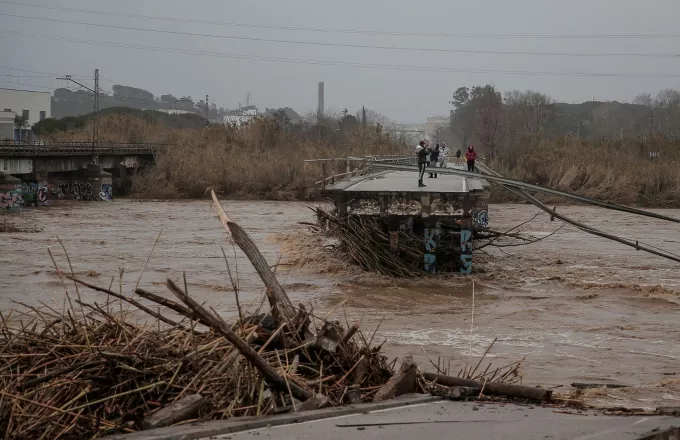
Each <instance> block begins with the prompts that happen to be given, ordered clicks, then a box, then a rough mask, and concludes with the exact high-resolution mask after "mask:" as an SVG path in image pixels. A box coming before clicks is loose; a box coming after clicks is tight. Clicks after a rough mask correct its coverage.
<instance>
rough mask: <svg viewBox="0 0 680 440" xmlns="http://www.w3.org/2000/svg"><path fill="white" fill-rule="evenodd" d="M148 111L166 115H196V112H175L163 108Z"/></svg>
mask: <svg viewBox="0 0 680 440" xmlns="http://www.w3.org/2000/svg"><path fill="white" fill-rule="evenodd" d="M148 110H153V111H156V112H161V113H166V114H168V115H195V114H196V112H190V111H188V110H175V109H172V110H168V109H162V108H154V109H148Z"/></svg>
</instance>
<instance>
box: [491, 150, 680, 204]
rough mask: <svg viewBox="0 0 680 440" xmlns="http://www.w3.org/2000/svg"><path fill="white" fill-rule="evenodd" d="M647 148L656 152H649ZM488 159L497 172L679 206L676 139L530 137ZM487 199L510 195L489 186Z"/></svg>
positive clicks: (619, 199)
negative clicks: (655, 154) (591, 139)
mask: <svg viewBox="0 0 680 440" xmlns="http://www.w3.org/2000/svg"><path fill="white" fill-rule="evenodd" d="M649 152H658V153H659V157H655V158H652V157H650V156H649ZM489 165H490V166H491V167H492V168H494V169H495V170H496V171H498V172H500V173H501V174H503V175H505V176H507V177H511V178H514V179H518V180H522V181H524V182H528V183H534V184H538V185H546V186H550V187H553V188H558V189H563V190H568V191H572V192H576V193H578V194H582V195H586V196H589V197H594V198H598V199H603V200H607V201H610V202H616V203H621V204H627V205H640V206H646V207H667V208H670V207H680V142H678V141H670V140H666V139H664V138H654V139H651V140H648V141H645V142H642V141H640V140H635V139H628V140H626V139H624V140H622V141H619V140H617V141H614V140H606V139H605V140H598V141H580V140H577V139H575V138H574V137H565V138H561V139H558V140H546V139H534V140H532V141H529V142H527V143H526V144H523V146H521V147H514V148H512V149H509V150H505V151H501V152H500V154H499V155H498V157H497V158H496V159H494V160H491V161H489ZM491 199H492V200H493V201H495V202H501V201H513V200H514V198H513V196H512V195H511V194H510V193H508V192H507V191H504V190H502V189H500V188H498V187H495V186H494V189H493V190H492V196H491Z"/></svg>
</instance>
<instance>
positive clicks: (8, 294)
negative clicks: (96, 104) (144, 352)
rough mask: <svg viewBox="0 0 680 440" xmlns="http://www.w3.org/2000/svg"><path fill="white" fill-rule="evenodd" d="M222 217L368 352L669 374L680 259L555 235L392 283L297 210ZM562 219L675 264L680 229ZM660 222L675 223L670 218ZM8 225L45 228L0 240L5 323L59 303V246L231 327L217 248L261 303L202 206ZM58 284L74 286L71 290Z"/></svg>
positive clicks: (571, 372) (55, 216) (679, 367)
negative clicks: (8, 315) (190, 302)
mask: <svg viewBox="0 0 680 440" xmlns="http://www.w3.org/2000/svg"><path fill="white" fill-rule="evenodd" d="M224 206H225V209H226V210H227V211H228V212H229V214H230V215H231V216H232V217H233V218H234V219H235V220H236V221H237V222H238V223H239V224H240V225H241V226H243V227H244V228H245V229H246V230H247V231H248V232H249V233H250V234H251V235H252V237H253V239H254V240H255V241H256V242H257V243H258V245H259V246H260V248H261V250H262V251H263V253H264V254H265V256H266V258H267V259H268V261H269V262H270V263H271V264H274V263H275V262H276V261H277V260H278V259H279V258H281V260H280V261H281V264H280V265H279V267H278V274H279V279H280V281H281V283H282V284H284V286H285V287H286V289H287V290H288V293H289V295H290V296H291V299H292V300H293V302H294V303H296V304H297V303H301V302H302V303H306V304H309V303H311V304H312V305H313V307H314V308H315V310H316V311H319V312H321V311H333V314H334V315H335V316H337V318H338V319H340V320H341V321H344V320H345V316H346V317H347V319H348V320H357V319H361V320H362V328H363V329H364V330H365V331H366V332H367V333H369V334H371V333H373V330H374V329H375V328H376V326H378V324H379V323H381V324H380V327H379V328H378V331H377V334H376V341H378V342H382V340H383V339H387V342H386V344H385V348H386V351H387V354H388V355H390V356H400V357H401V356H403V355H406V354H413V355H414V356H415V357H416V359H417V360H418V361H419V362H420V363H425V364H429V361H428V360H427V359H428V357H429V358H430V359H431V360H432V361H433V362H435V363H436V362H437V359H441V362H442V363H444V364H446V365H448V363H449V362H450V363H451V368H452V369H454V368H456V371H457V368H460V367H461V366H462V365H464V364H465V362H466V361H467V360H468V358H470V359H471V361H472V362H475V360H478V359H479V356H480V355H481V354H482V353H483V352H484V351H485V350H486V348H487V347H488V346H489V344H490V343H491V342H492V341H493V340H494V339H495V338H497V341H496V343H495V344H494V346H493V348H492V350H491V354H490V355H489V356H488V357H487V360H488V361H492V362H493V363H494V364H497V366H502V365H505V364H508V363H510V362H513V361H516V360H519V359H522V358H525V380H526V381H528V382H531V383H544V384H569V383H571V382H588V381H591V382H592V381H601V380H619V381H621V382H624V383H634V384H635V383H651V382H658V381H660V380H662V379H664V378H674V377H676V378H680V345H679V344H678V341H680V305H679V304H680V297H679V296H678V295H679V294H678V292H680V270H679V269H680V264H676V263H673V262H671V261H666V260H663V259H661V258H658V257H655V256H651V255H648V254H645V253H643V252H637V251H635V250H634V249H631V248H627V247H624V246H622V245H619V244H617V243H614V242H610V241H607V240H604V239H601V238H597V237H593V236H588V235H586V234H585V233H582V232H580V231H578V230H576V229H573V228H571V227H564V228H562V229H560V230H559V231H558V232H557V233H556V234H555V235H553V236H551V237H549V238H547V239H545V240H543V241H540V242H538V243H535V244H533V245H530V246H520V247H509V248H503V249H493V250H492V251H489V254H488V255H482V254H481V253H477V254H476V255H475V265H476V267H481V268H482V269H483V272H482V273H478V274H477V275H475V276H473V277H470V278H465V279H463V278H460V277H454V276H447V277H443V278H437V279H434V280H426V281H423V280H420V281H400V280H390V279H386V278H383V277H377V276H374V275H370V274H362V273H361V272H360V271H357V270H356V269H354V268H352V267H351V266H349V265H347V263H346V262H343V261H339V260H335V259H334V258H332V257H331V256H329V255H326V254H325V253H324V251H323V250H322V249H321V248H320V247H319V240H318V239H316V238H314V237H310V236H309V235H308V234H306V233H304V231H305V230H304V228H303V227H302V226H300V225H298V222H300V221H312V220H313V214H312V212H311V211H310V210H308V209H307V206H308V204H305V203H293V202H241V201H238V202H225V203H224ZM489 211H490V221H491V225H492V227H494V228H495V229H498V230H505V229H509V228H511V227H513V226H515V225H517V224H519V223H522V222H524V221H527V220H529V219H531V218H532V217H533V216H534V215H535V214H536V213H537V210H536V209H535V208H533V207H530V206H525V205H496V206H491V207H490V210H489ZM561 211H562V212H563V213H564V214H566V215H568V216H572V217H573V218H574V219H576V220H579V221H582V222H584V223H587V224H589V225H592V226H594V227H597V228H601V229H603V230H606V231H609V232H611V233H614V234H617V235H620V236H623V237H626V238H631V239H638V240H640V241H641V242H645V243H647V244H651V245H653V246H657V247H660V248H664V249H666V250H669V251H671V252H675V253H680V225H677V224H672V223H667V222H664V221H661V220H654V219H647V218H641V217H636V216H632V215H626V214H621V213H614V212H611V211H604V210H601V209H594V208H584V207H566V208H562V209H561ZM664 212H665V213H666V214H668V215H673V216H676V217H680V211H673V210H666V211H664ZM12 218H13V220H19V219H20V220H21V221H22V222H25V223H27V224H29V225H32V226H39V227H41V228H43V229H44V231H43V232H40V233H18V234H16V233H13V234H0V240H1V241H2V247H1V249H2V253H1V254H0V268H1V269H0V273H1V274H2V277H0V309H1V310H2V311H3V313H4V312H5V311H8V310H9V309H14V308H19V307H21V306H19V305H18V304H17V302H23V303H26V304H31V305H36V304H39V303H45V304H49V305H51V306H54V305H56V306H58V307H61V305H62V304H63V300H64V287H63V286H62V284H61V282H60V281H59V278H58V277H57V275H56V273H55V270H54V266H53V263H52V261H51V259H50V256H49V255H48V248H49V249H51V250H52V253H53V255H54V257H55V259H56V261H57V263H58V264H59V266H60V267H61V268H62V270H66V269H67V267H68V263H67V261H66V258H65V255H64V252H63V250H62V249H61V246H60V244H59V243H58V241H57V238H56V237H59V238H60V239H61V241H62V242H63V244H64V246H65V247H66V249H67V251H68V254H69V256H70V259H71V263H72V264H73V269H74V271H75V272H76V273H77V274H78V275H79V276H81V277H83V278H84V279H86V280H88V281H89V282H92V283H95V284H98V285H101V286H104V287H108V286H109V285H111V286H113V287H112V288H113V289H114V290H118V289H122V290H123V291H124V292H125V293H130V292H131V291H132V290H133V289H134V286H135V285H136V283H137V282H138V280H139V279H140V274H142V268H144V266H145V265H146V268H145V270H144V273H143V275H142V276H141V281H139V283H140V286H141V287H143V288H145V289H147V290H150V291H153V292H156V293H163V294H166V290H165V287H164V286H163V285H162V283H163V282H164V281H165V279H167V278H172V279H175V280H180V279H181V276H182V271H185V272H186V276H187V281H188V286H189V291H190V294H192V295H194V296H195V297H196V298H197V299H199V300H200V301H206V302H208V303H210V304H211V305H213V306H214V307H215V309H216V310H218V311H219V312H221V313H223V314H225V315H227V316H234V314H235V310H236V307H235V300H234V293H233V292H232V290H231V289H230V288H229V287H228V286H229V285H230V283H229V276H228V272H227V267H226V263H225V259H224V256H223V255H222V247H224V251H225V252H226V254H227V257H228V259H229V261H230V264H231V265H232V269H235V268H237V272H238V279H239V283H240V288H241V294H240V299H241V303H242V304H246V305H248V304H252V303H256V302H257V301H259V299H260V298H261V297H262V285H261V282H260V281H259V279H258V278H257V275H256V274H255V272H254V269H253V268H252V267H251V266H250V265H249V263H248V261H247V260H246V259H245V257H244V256H243V255H242V254H240V253H239V252H235V251H234V249H233V248H232V246H231V244H230V243H228V242H227V241H226V240H225V233H224V231H223V229H222V228H221V225H220V223H219V222H218V221H217V220H216V218H215V216H214V213H211V211H210V204H209V202H207V201H192V202H143V203H139V202H130V201H125V200H117V201H115V202H113V203H108V204H104V203H68V204H55V205H53V206H50V207H47V208H41V209H38V210H26V211H25V212H24V213H22V214H20V215H19V216H18V217H17V216H15V217H12ZM559 226H560V223H559V222H553V223H551V222H550V221H549V217H548V216H547V215H539V216H538V217H537V218H536V219H535V220H533V221H532V222H530V223H528V224H526V225H524V226H523V227H522V228H521V230H522V231H523V232H525V233H530V234H534V235H536V236H542V235H545V234H547V233H550V232H553V231H554V230H556V229H557V228H559ZM159 233H160V238H159V239H158V242H157V243H156V245H155V248H154V242H155V241H156V239H157V237H158V236H159ZM152 248H154V250H153V253H152V254H151V257H150V258H149V254H150V252H151V250H152ZM147 258H148V263H147ZM121 268H122V278H121V277H120V276H119V274H120V273H121V272H120V269H121ZM473 282H474V290H475V299H474V327H473V328H472V330H471V316H472V291H473V288H472V285H473ZM67 288H68V289H69V291H71V292H73V291H74V287H73V285H72V284H67ZM81 294H82V296H83V297H84V300H86V301H88V302H98V303H100V304H101V303H104V301H105V297H104V296H103V295H100V294H97V293H94V292H92V291H87V290H85V289H82V288H81ZM168 295H169V294H168ZM425 353H427V355H426V354H425Z"/></svg>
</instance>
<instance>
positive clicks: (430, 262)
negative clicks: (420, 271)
mask: <svg viewBox="0 0 680 440" xmlns="http://www.w3.org/2000/svg"><path fill="white" fill-rule="evenodd" d="M437 241H439V228H431V229H430V228H425V257H424V262H425V266H424V269H425V272H430V273H434V272H435V271H436V269H437Z"/></svg>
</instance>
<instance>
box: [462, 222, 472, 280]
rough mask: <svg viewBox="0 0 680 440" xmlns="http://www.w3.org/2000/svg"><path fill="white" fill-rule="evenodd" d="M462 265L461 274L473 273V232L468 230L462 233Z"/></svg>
mask: <svg viewBox="0 0 680 440" xmlns="http://www.w3.org/2000/svg"><path fill="white" fill-rule="evenodd" d="M460 263H461V266H460V273H462V274H465V275H469V274H470V273H472V231H470V230H467V229H463V230H461V231H460Z"/></svg>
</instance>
